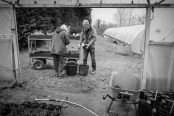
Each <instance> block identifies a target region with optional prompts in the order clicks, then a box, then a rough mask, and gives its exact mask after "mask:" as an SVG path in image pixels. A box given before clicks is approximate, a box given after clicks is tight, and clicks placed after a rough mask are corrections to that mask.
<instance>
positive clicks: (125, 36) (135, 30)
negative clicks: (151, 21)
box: [103, 25, 145, 54]
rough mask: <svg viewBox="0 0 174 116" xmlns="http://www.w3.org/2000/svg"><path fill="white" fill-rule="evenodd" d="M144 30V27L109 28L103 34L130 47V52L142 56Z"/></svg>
mask: <svg viewBox="0 0 174 116" xmlns="http://www.w3.org/2000/svg"><path fill="white" fill-rule="evenodd" d="M144 29H145V25H134V26H126V27H118V28H109V29H106V30H105V31H104V33H103V34H104V35H106V36H109V37H112V38H114V39H116V40H118V41H121V42H124V43H126V44H128V45H131V50H132V52H135V53H138V54H142V52H141V42H142V39H143V37H144Z"/></svg>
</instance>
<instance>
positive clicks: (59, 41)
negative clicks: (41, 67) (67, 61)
mask: <svg viewBox="0 0 174 116" xmlns="http://www.w3.org/2000/svg"><path fill="white" fill-rule="evenodd" d="M69 43H70V41H69V34H68V32H67V31H65V30H62V29H60V28H58V29H56V31H55V32H54V34H53V36H52V44H51V54H57V55H65V54H66V45H68V44H69Z"/></svg>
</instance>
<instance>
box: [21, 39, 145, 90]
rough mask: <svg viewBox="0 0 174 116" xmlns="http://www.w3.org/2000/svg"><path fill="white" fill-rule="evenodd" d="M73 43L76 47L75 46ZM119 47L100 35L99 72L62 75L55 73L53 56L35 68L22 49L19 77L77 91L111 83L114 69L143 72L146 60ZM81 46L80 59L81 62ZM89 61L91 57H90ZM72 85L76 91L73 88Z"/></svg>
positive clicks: (39, 85) (30, 83)
mask: <svg viewBox="0 0 174 116" xmlns="http://www.w3.org/2000/svg"><path fill="white" fill-rule="evenodd" d="M77 43H78V41H77V40H73V42H71V44H70V45H69V48H70V49H71V48H73V49H76V47H77V46H74V45H77ZM73 46H74V47H73ZM117 49H118V47H117V46H116V44H113V43H110V42H109V41H107V40H105V39H104V38H103V37H101V36H98V38H97V41H96V62H97V73H96V74H95V75H91V74H90V73H89V74H88V76H85V77H83V76H79V75H76V76H66V77H65V78H63V79H59V78H57V77H55V76H54V67H53V63H52V60H47V64H46V65H45V67H44V69H43V70H34V69H33V68H32V65H29V57H28V53H27V51H21V52H20V60H21V67H22V68H21V71H22V74H21V78H20V81H22V82H23V83H25V87H26V88H47V89H49V88H51V89H58V88H59V89H61V88H62V89H63V90H70V91H71V92H74V91H75V90H86V89H95V90H102V89H105V88H107V87H108V83H109V79H110V76H111V73H112V72H113V71H131V72H135V73H139V74H141V73H142V68H143V60H142V57H141V55H137V54H134V55H131V56H123V55H119V54H116V53H117ZM82 55H83V54H82V50H81V56H80V59H79V61H78V63H82ZM88 64H89V65H90V69H89V71H91V61H90V57H88ZM72 89H73V90H74V91H72Z"/></svg>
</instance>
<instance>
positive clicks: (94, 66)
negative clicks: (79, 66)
mask: <svg viewBox="0 0 174 116" xmlns="http://www.w3.org/2000/svg"><path fill="white" fill-rule="evenodd" d="M89 53H90V55H91V63H92V68H93V69H94V70H96V61H95V48H91V49H86V48H84V49H83V55H84V56H83V64H87V59H88V54H89Z"/></svg>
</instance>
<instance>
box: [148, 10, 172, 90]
mask: <svg viewBox="0 0 174 116" xmlns="http://www.w3.org/2000/svg"><path fill="white" fill-rule="evenodd" d="M152 16H153V17H152V20H151V29H150V41H153V42H151V43H152V44H150V45H149V54H148V61H147V72H145V73H146V74H147V79H146V89H148V90H160V91H165V90H174V85H173V83H174V63H173V62H174V47H173V44H174V43H173V42H174V22H173V19H174V8H170V9H169V8H165V9H161V8H158V9H157V8H156V9H155V10H154V14H153V15H152Z"/></svg>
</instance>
